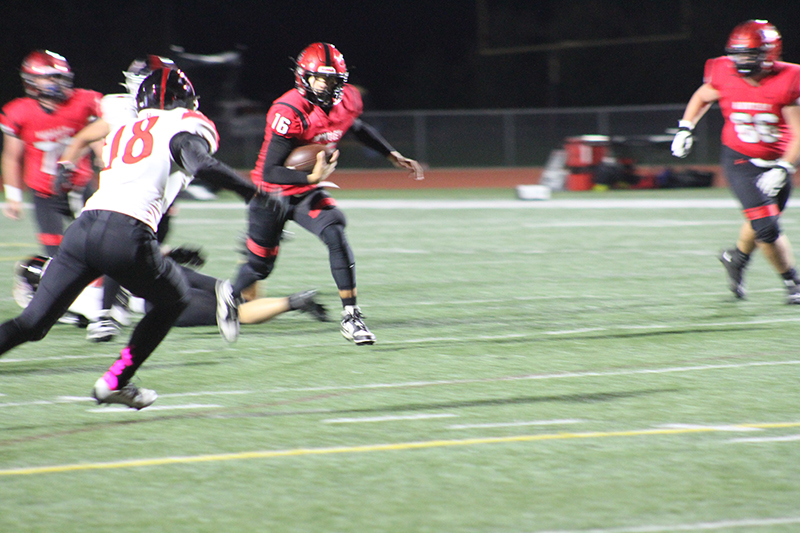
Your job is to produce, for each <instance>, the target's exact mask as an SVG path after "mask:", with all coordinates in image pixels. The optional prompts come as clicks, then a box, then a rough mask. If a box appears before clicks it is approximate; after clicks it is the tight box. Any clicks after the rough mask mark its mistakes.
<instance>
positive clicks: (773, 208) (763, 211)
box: [744, 204, 781, 220]
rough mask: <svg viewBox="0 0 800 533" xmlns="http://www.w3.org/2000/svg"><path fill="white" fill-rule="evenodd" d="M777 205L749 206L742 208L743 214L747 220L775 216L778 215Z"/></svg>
mask: <svg viewBox="0 0 800 533" xmlns="http://www.w3.org/2000/svg"><path fill="white" fill-rule="evenodd" d="M780 213H781V212H780V211H779V210H778V206H777V205H776V204H769V205H762V206H759V207H751V208H750V209H745V210H744V216H746V217H747V220H759V219H761V218H767V217H776V216H778V215H780Z"/></svg>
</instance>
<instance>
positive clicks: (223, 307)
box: [216, 279, 239, 342]
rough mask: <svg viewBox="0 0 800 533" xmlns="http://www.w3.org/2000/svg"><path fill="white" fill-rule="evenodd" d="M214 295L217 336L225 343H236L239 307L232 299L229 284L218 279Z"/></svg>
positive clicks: (231, 288) (231, 290) (231, 289)
mask: <svg viewBox="0 0 800 533" xmlns="http://www.w3.org/2000/svg"><path fill="white" fill-rule="evenodd" d="M216 293H217V327H219V334H220V335H222V338H223V339H225V341H227V342H236V339H238V338H239V305H238V303H237V302H236V298H234V297H233V287H232V286H231V282H230V281H228V280H227V279H226V280H222V279H218V280H217V284H216Z"/></svg>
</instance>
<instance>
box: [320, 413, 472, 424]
mask: <svg viewBox="0 0 800 533" xmlns="http://www.w3.org/2000/svg"><path fill="white" fill-rule="evenodd" d="M457 416H458V415H456V414H451V413H438V414H421V415H397V416H373V417H369V418H329V419H327V420H322V421H321V422H322V423H323V424H360V423H364V422H396V421H398V420H427V419H429V418H452V417H457Z"/></svg>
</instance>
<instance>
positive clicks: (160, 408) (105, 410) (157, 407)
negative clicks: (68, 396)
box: [86, 403, 222, 414]
mask: <svg viewBox="0 0 800 533" xmlns="http://www.w3.org/2000/svg"><path fill="white" fill-rule="evenodd" d="M221 407H222V406H221V405H215V404H202V403H187V404H183V405H151V406H150V407H148V408H147V411H148V412H150V411H172V410H176V409H219V408H221ZM86 412H87V413H103V414H111V413H135V412H136V409H131V408H130V407H124V406H121V405H120V406H116V405H110V406H107V407H95V408H94V409H87V410H86Z"/></svg>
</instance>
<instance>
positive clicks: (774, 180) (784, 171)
mask: <svg viewBox="0 0 800 533" xmlns="http://www.w3.org/2000/svg"><path fill="white" fill-rule="evenodd" d="M775 165H776V166H775V167H773V168H771V169H769V170H767V171H765V172H762V173H761V175H760V176H759V177H758V180H757V181H756V186H757V187H758V188H759V189H761V192H763V193H764V194H765V195H767V196H769V197H770V198H772V197H773V196H775V195H777V194H778V193H779V192H781V189H783V186H784V185H786V180H787V179H789V176H792V175H794V172H795V168H794V165H792V164H791V163H789V162H788V161H784V160H783V159H778V160H776V161H775Z"/></svg>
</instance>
